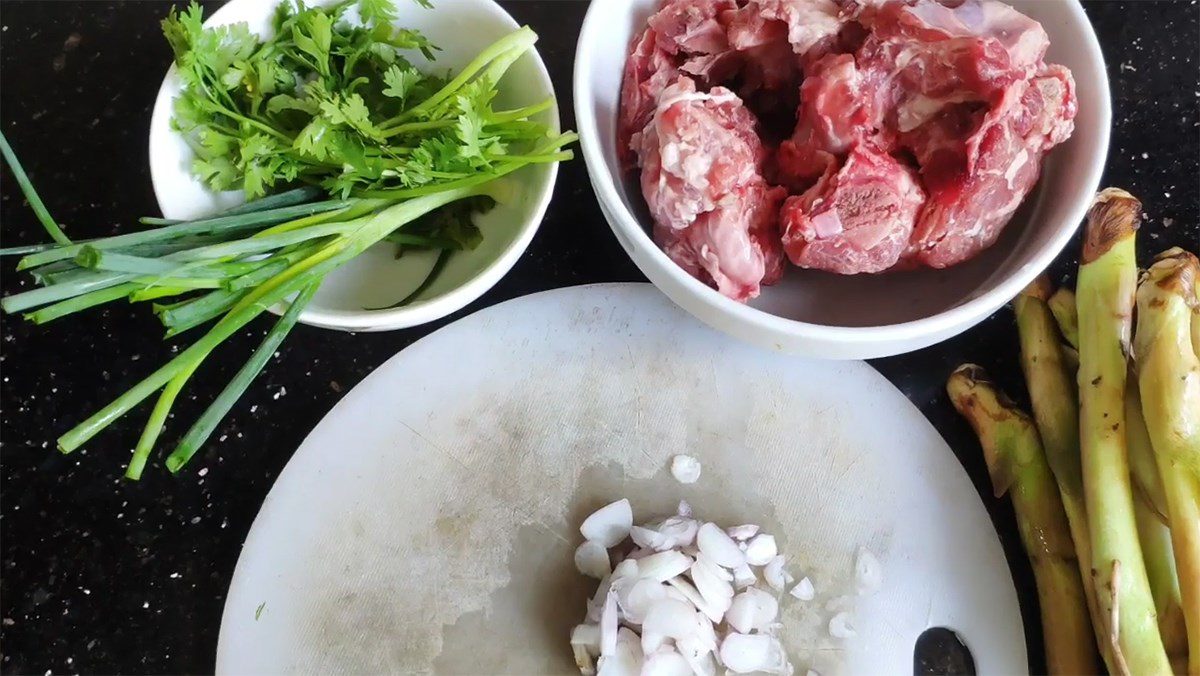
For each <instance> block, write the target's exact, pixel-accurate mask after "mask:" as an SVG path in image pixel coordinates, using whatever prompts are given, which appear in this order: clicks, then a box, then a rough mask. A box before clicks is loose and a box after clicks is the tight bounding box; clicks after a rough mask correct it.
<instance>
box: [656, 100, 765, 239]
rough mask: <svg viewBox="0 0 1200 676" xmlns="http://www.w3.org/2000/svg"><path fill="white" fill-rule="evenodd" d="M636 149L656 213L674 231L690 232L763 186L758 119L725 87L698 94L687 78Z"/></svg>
mask: <svg viewBox="0 0 1200 676" xmlns="http://www.w3.org/2000/svg"><path fill="white" fill-rule="evenodd" d="M634 145H635V147H636V148H637V150H638V160H639V162H638V163H639V165H640V166H641V168H642V179H641V182H642V193H643V195H644V196H645V198H646V203H647V204H648V205H649V206H650V212H651V214H652V215H653V216H654V220H655V221H657V222H659V223H662V224H663V225H666V226H668V227H671V228H675V229H681V228H685V227H687V226H688V225H690V224H691V222H692V221H694V220H695V219H696V216H698V215H699V214H701V213H704V212H705V211H711V210H712V209H713V208H714V207H715V206H716V204H717V202H718V201H719V200H721V199H722V198H723V197H724V196H725V195H726V194H728V193H730V192H732V191H734V190H736V189H737V188H740V187H743V186H746V185H749V184H751V183H754V182H757V181H761V180H762V176H761V175H760V174H759V167H760V166H761V163H762V160H763V158H764V157H765V153H766V151H765V149H764V148H763V146H762V142H761V141H760V140H759V138H758V134H757V132H756V131H755V119H754V115H753V114H751V112H750V111H749V110H747V109H746V108H745V106H743V105H742V102H741V99H739V98H738V97H737V95H736V94H734V93H733V92H731V91H729V90H728V89H725V88H724V87H714V88H713V89H712V91H710V92H708V93H702V92H697V91H696V85H695V83H693V82H692V81H691V80H690V79H688V78H686V77H681V78H680V79H679V80H678V81H676V82H675V84H673V85H671V86H670V87H668V88H667V89H666V90H664V91H663V93H662V96H661V97H660V98H659V103H658V109H657V111H656V112H655V115H654V119H653V120H652V121H651V123H650V124H649V125H647V126H646V129H645V130H644V131H643V132H642V133H640V134H636V135H635V136H634Z"/></svg>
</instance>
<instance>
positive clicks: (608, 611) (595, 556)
mask: <svg viewBox="0 0 1200 676" xmlns="http://www.w3.org/2000/svg"><path fill="white" fill-rule="evenodd" d="M580 532H581V533H582V534H583V535H584V537H585V538H587V540H586V541H585V542H584V543H583V544H582V545H580V546H579V547H578V549H576V551H575V566H576V567H577V568H578V569H579V570H580V572H582V573H583V574H584V575H587V576H589V577H593V578H596V579H598V580H599V586H598V588H597V589H596V592H595V593H594V594H593V596H592V597H591V598H590V599H589V600H588V602H587V614H586V619H585V620H584V622H583V623H582V624H580V625H578V626H576V627H575V629H574V630H573V631H572V632H571V650H572V653H573V654H574V657H575V662H576V664H577V666H578V667H579V670H580V673H581V674H584V676H717V674H718V670H720V673H723V674H743V673H752V672H753V673H762V674H775V675H778V676H791V674H792V665H791V664H790V662H789V661H788V659H787V655H786V653H785V652H784V650H783V645H782V643H781V642H780V638H779V637H780V634H781V631H782V629H783V625H782V623H781V621H780V618H781V613H780V604H781V603H787V602H790V599H788V598H784V599H782V600H781V599H780V595H781V594H782V593H783V592H784V591H785V590H786V589H787V587H788V586H790V585H791V583H792V581H793V580H792V577H791V576H790V575H788V573H787V570H785V568H784V562H785V559H784V557H783V555H781V554H780V553H779V551H778V549H779V548H778V544H777V542H776V541H775V538H774V537H773V536H771V535H769V534H767V533H763V532H762V531H761V530H760V528H759V527H758V526H757V525H753V524H744V525H740V526H733V527H730V528H728V529H725V528H721V527H719V526H718V525H717V524H715V523H712V522H707V521H702V520H697V519H696V518H695V516H694V515H693V511H692V507H691V506H690V505H688V504H687V503H686V502H681V503H680V504H679V509H678V512H677V514H675V515H673V516H669V517H667V518H665V519H663V520H661V521H656V522H651V523H643V524H638V525H633V513H632V508H631V507H630V504H629V501H628V500H618V501H617V502H613V503H611V504H609V505H606V506H604V507H603V508H601V509H600V510H597V512H596V513H594V514H592V515H591V516H589V517H588V519H587V520H586V521H585V522H584V524H583V525H582V526H581V527H580ZM626 537H628V538H629V539H631V540H632V541H633V546H632V548H631V546H630V545H629V544H628V543H627V542H626ZM605 543H610V544H607V545H606V544H605ZM860 558H861V557H860ZM613 562H616V565H612V563H613ZM760 572H761V576H760V575H759V573H760ZM760 577H761V580H762V582H760ZM806 590H807V591H806ZM791 595H792V596H795V597H797V598H803V597H807V598H809V599H811V598H812V596H813V589H812V583H811V581H809V580H808V578H805V579H804V580H802V581H801V583H800V584H799V585H796V587H794V588H792V590H791ZM838 610H841V608H839V609H838ZM831 612H836V611H831ZM844 615H845V617H841V616H840V615H839V618H840V619H838V622H840V624H838V625H836V626H835V625H834V624H833V623H832V622H831V624H830V632H831V633H833V634H835V635H836V636H838V637H843V638H844V637H846V636H852V635H853V631H854V630H853V626H852V625H851V624H850V617H849V615H848V614H844Z"/></svg>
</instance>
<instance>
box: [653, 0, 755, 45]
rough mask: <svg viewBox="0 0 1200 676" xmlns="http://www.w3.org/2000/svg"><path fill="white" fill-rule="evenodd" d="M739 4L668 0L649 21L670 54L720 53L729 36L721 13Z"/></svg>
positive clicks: (721, 0) (730, 0)
mask: <svg viewBox="0 0 1200 676" xmlns="http://www.w3.org/2000/svg"><path fill="white" fill-rule="evenodd" d="M736 7H737V5H736V4H735V3H734V2H733V0H668V2H665V3H663V5H662V7H661V8H659V10H658V12H656V13H655V14H654V16H651V17H650V19H649V20H647V22H646V23H647V25H649V26H650V28H651V29H653V30H654V32H655V34H656V35H657V40H658V45H659V47H661V48H662V49H663V51H665V52H667V53H668V54H680V53H682V54H720V53H722V52H725V51H728V50H729V40H728V39H727V38H726V37H725V27H724V26H722V25H721V23H720V21H718V17H719V16H720V14H721V13H722V12H725V11H728V10H731V9H734V8H736Z"/></svg>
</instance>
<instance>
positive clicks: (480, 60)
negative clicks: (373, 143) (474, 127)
mask: <svg viewBox="0 0 1200 676" xmlns="http://www.w3.org/2000/svg"><path fill="white" fill-rule="evenodd" d="M535 42H537V34H536V33H534V32H533V29H531V28H530V27H529V26H522V27H521V28H520V29H518V30H515V31H513V32H511V33H509V34H508V35H505V36H504V37H502V38H500V39H499V40H497V41H495V42H493V43H492V44H491V45H489V46H488V47H486V48H484V50H483V51H482V52H480V53H479V54H478V55H477V56H476V57H475V58H474V59H472V60H471V62H470V63H468V64H467V66H466V67H465V68H463V69H462V70H461V71H459V73H458V75H455V76H454V78H453V79H452V80H450V81H449V82H447V83H446V84H445V86H443V87H442V88H441V89H439V90H438V91H437V92H436V93H435V94H434V95H433V96H430V97H429V98H427V99H425V100H424V101H422V102H421V103H419V104H417V105H416V106H413V107H412V108H409V109H408V110H406V111H404V112H402V113H400V114H399V115H397V116H396V117H394V118H392V119H391V120H388V121H387V122H385V123H384V124H385V125H388V126H391V125H392V124H394V123H397V122H403V121H404V120H408V119H412V118H414V117H419V116H421V115H423V114H425V113H427V112H429V111H430V110H432V109H433V108H435V107H436V106H437V105H439V104H440V103H442V102H443V101H445V100H446V99H448V98H450V97H451V96H453V95H454V93H455V92H456V91H458V90H459V89H461V88H462V86H463V85H465V84H466V83H467V82H469V81H470V80H471V78H473V77H474V76H475V74H476V73H478V72H479V71H481V70H483V69H484V68H485V67H487V66H489V64H491V63H492V62H493V61H498V60H501V59H503V58H504V57H506V55H508V54H509V52H516V51H517V50H519V52H518V56H519V55H520V54H522V53H524V52H525V51H526V50H528V49H529V48H530V47H532V46H533V43H535ZM509 63H511V61H509ZM492 82H493V84H494V83H495V80H493V81H492Z"/></svg>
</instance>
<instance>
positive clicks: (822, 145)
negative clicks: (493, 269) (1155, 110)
mask: <svg viewBox="0 0 1200 676" xmlns="http://www.w3.org/2000/svg"><path fill="white" fill-rule="evenodd" d="M575 108H576V118H577V121H578V124H579V130H580V135H581V139H582V147H583V153H584V157H585V159H586V162H587V166H588V172H589V175H590V176H591V180H592V184H593V186H594V188H595V190H596V194H597V196H598V197H599V201H600V205H601V207H602V209H603V211H604V214H605V216H606V218H607V219H608V221H609V223H610V224H611V225H612V228H613V231H614V232H615V233H616V235H617V238H618V239H619V240H620V241H621V244H622V246H624V248H625V250H626V251H627V252H628V253H629V255H630V256H631V257H632V258H633V260H634V262H635V263H636V264H637V265H638V266H639V267H640V268H641V270H642V271H643V272H644V273H645V274H646V276H647V277H649V278H650V280H651V281H652V282H654V284H656V285H657V286H658V287H659V288H660V289H662V290H663V292H665V293H666V294H667V295H668V296H669V297H670V298H671V299H672V300H674V301H675V302H676V303H677V304H679V305H680V306H682V307H683V308H685V309H686V310H688V311H689V312H691V313H692V314H694V315H696V316H697V317H699V318H700V319H701V320H703V321H705V322H706V323H708V324H710V325H711V326H713V327H715V328H717V329H720V330H723V331H726V332H728V333H730V334H733V335H735V336H737V337H739V338H741V339H744V340H747V341H750V342H753V343H756V344H759V345H762V346H765V347H768V348H770V349H775V350H780V351H784V352H791V353H798V354H805V355H810V356H817V357H826V358H842V359H849V358H854V359H858V358H871V357H881V356H887V355H893V354H899V353H902V352H907V351H910V350H915V349H918V348H921V347H925V346H927V345H931V344H933V343H935V342H938V341H941V340H945V339H946V338H948V337H950V336H952V335H955V334H957V333H959V332H961V331H963V330H965V329H967V328H969V327H970V326H972V325H974V324H975V323H977V322H979V321H981V320H982V319H984V318H985V317H987V316H988V315H989V314H991V313H992V312H994V311H995V310H996V309H997V308H999V307H1000V306H1001V305H1003V304H1004V303H1005V302H1007V301H1008V300H1009V299H1010V298H1012V297H1013V296H1015V295H1016V294H1017V292H1018V291H1020V289H1021V288H1022V287H1023V286H1025V285H1026V284H1028V283H1029V282H1030V281H1031V280H1032V279H1033V278H1034V277H1035V276H1036V275H1037V274H1038V273H1039V272H1040V271H1041V270H1043V269H1044V268H1045V267H1046V266H1047V265H1049V263H1050V262H1051V260H1053V258H1054V257H1055V256H1056V255H1057V254H1058V253H1059V252H1060V251H1061V250H1062V249H1063V247H1064V246H1065V245H1066V243H1067V241H1068V240H1069V239H1070V238H1071V235H1072V234H1073V233H1074V231H1075V229H1076V228H1077V227H1078V225H1079V223H1080V222H1081V220H1082V219H1083V217H1084V213H1085V211H1086V209H1087V207H1088V204H1089V203H1090V201H1091V198H1092V195H1093V194H1094V193H1095V190H1096V188H1097V187H1098V184H1099V180H1100V173H1101V169H1102V167H1103V164H1104V159H1105V155H1106V153H1107V150H1108V134H1109V124H1110V118H1111V111H1110V102H1109V91H1108V80H1107V76H1106V75H1105V70H1104V59H1103V56H1102V55H1101V53H1100V47H1099V45H1098V44H1097V41H1096V37H1095V34H1094V33H1093V32H1092V29H1091V25H1090V24H1089V23H1088V20H1087V17H1086V16H1085V15H1084V12H1083V9H1082V8H1081V7H1080V6H1079V4H1078V2H1076V0H1010V2H1009V3H1004V2H1000V1H999V0H965V1H963V0H942V1H938V0H595V1H594V2H592V5H591V8H590V10H589V12H588V16H587V18H586V20H585V22H584V27H583V30H582V32H581V34H580V38H579V46H578V49H577V53H576V62H575Z"/></svg>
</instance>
